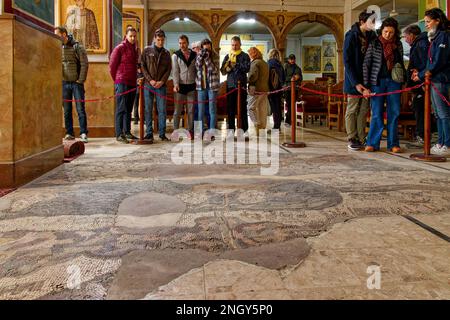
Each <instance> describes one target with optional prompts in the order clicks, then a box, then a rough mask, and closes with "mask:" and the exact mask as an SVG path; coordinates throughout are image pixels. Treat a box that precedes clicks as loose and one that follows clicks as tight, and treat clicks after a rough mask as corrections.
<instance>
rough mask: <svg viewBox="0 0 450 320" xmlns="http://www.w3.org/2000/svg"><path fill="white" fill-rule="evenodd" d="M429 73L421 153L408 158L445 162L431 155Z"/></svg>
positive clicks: (426, 75)
mask: <svg viewBox="0 0 450 320" xmlns="http://www.w3.org/2000/svg"><path fill="white" fill-rule="evenodd" d="M430 84H431V73H430V72H429V71H427V73H425V114H424V116H425V117H424V118H425V119H424V120H425V124H424V127H425V130H424V145H423V153H415V154H412V155H411V156H410V158H411V159H414V160H419V161H425V162H445V161H447V159H446V158H445V157H441V156H438V155H434V154H431V95H430V94H431V92H430V90H431V85H430Z"/></svg>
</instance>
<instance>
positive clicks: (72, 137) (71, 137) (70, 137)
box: [64, 134, 75, 141]
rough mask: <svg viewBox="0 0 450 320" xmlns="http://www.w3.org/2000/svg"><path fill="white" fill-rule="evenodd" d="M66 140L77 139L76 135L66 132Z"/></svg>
mask: <svg viewBox="0 0 450 320" xmlns="http://www.w3.org/2000/svg"><path fill="white" fill-rule="evenodd" d="M64 140H67V141H69V140H75V137H74V136H73V135H71V134H66V136H65V137H64Z"/></svg>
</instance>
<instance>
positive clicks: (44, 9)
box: [12, 0, 55, 26]
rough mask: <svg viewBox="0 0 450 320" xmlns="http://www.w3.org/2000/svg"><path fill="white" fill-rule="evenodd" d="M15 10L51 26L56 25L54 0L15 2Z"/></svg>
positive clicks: (15, 0) (13, 3)
mask: <svg viewBox="0 0 450 320" xmlns="http://www.w3.org/2000/svg"><path fill="white" fill-rule="evenodd" d="M12 5H13V8H14V9H16V10H18V11H21V12H23V13H25V14H27V15H29V16H32V17H33V18H35V19H37V20H39V21H42V22H44V23H46V24H49V25H52V26H53V25H54V24H55V1H54V0H13V1H12Z"/></svg>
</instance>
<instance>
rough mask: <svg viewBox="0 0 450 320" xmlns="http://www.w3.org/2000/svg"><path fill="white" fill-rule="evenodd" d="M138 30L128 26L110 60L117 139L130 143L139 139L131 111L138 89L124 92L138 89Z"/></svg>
mask: <svg viewBox="0 0 450 320" xmlns="http://www.w3.org/2000/svg"><path fill="white" fill-rule="evenodd" d="M136 37H137V32H136V29H134V28H133V27H128V28H127V31H126V36H125V39H124V41H123V42H122V43H121V44H119V45H118V46H117V47H115V48H114V50H113V52H112V53H111V59H110V61H109V71H110V73H111V77H112V78H113V80H114V86H115V93H116V95H120V96H118V97H117V98H116V99H117V103H116V117H115V118H116V121H115V122H116V139H117V141H119V142H122V143H129V141H128V139H133V140H135V139H137V138H136V137H135V136H133V135H132V134H131V112H132V111H133V103H134V98H135V96H136V91H131V92H129V93H127V94H125V95H121V94H123V93H124V92H127V91H130V90H133V89H136V82H137V69H138V60H139V50H138V48H137V44H136Z"/></svg>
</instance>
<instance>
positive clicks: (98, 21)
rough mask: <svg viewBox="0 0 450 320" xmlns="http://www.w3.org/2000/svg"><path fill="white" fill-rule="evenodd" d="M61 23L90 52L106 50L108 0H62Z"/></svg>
mask: <svg viewBox="0 0 450 320" xmlns="http://www.w3.org/2000/svg"><path fill="white" fill-rule="evenodd" d="M60 3H61V5H60V10H61V12H60V17H61V24H63V25H65V26H66V28H67V31H68V32H69V33H71V34H73V36H74V38H75V39H76V40H77V41H78V42H80V43H82V44H83V45H84V47H85V48H86V50H87V51H88V52H91V53H92V52H94V53H104V52H106V36H107V35H106V23H105V21H106V15H107V12H106V10H107V9H106V8H107V1H106V0H60Z"/></svg>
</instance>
